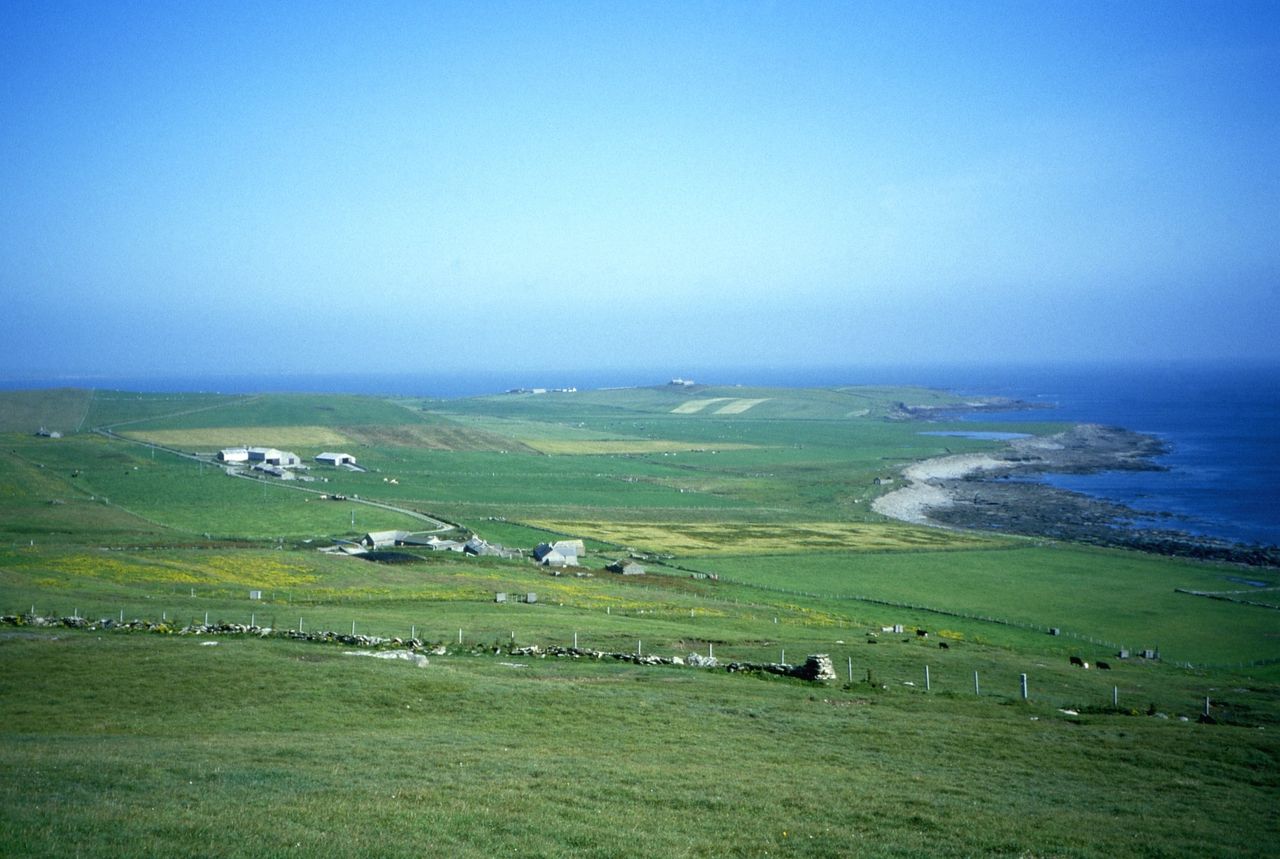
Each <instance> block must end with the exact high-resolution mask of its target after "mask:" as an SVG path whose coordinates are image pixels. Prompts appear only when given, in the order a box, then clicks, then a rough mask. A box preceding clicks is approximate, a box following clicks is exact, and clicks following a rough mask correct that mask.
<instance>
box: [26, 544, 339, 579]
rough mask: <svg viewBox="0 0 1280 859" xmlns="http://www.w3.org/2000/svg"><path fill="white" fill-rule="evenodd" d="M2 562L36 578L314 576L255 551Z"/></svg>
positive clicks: (98, 554) (77, 555)
mask: <svg viewBox="0 0 1280 859" xmlns="http://www.w3.org/2000/svg"><path fill="white" fill-rule="evenodd" d="M8 563H9V564H12V565H14V566H16V567H18V568H19V569H21V568H26V569H33V570H39V571H40V572H41V573H44V574H45V578H44V579H43V580H42V581H45V582H53V581H58V580H59V579H61V580H63V581H66V582H68V583H70V581H71V580H75V579H102V580H109V581H115V582H121V583H142V582H147V583H154V584H184V585H216V584H225V585H245V586H251V587H254V586H256V587H262V588H282V587H291V586H298V585H305V584H309V583H311V582H314V581H316V580H317V578H318V577H317V576H316V574H315V572H314V570H312V569H311V568H309V567H307V566H304V565H302V564H299V563H296V562H290V561H286V560H284V559H283V558H277V557H275V556H273V555H272V554H268V553H260V552H236V553H234V554H213V553H198V554H197V553H192V554H190V555H187V556H184V557H182V558H174V557H171V556H169V557H165V556H153V555H148V554H141V553H125V552H112V551H105V550H102V551H85V552H71V553H54V554H44V553H33V554H25V555H20V556H17V557H14V558H11V559H9V561H8ZM50 574H52V575H50Z"/></svg>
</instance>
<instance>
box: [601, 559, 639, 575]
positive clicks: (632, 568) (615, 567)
mask: <svg viewBox="0 0 1280 859" xmlns="http://www.w3.org/2000/svg"><path fill="white" fill-rule="evenodd" d="M606 569H607V570H608V571H609V572H611V573H618V574H619V575H623V576H643V575H644V567H642V566H640V565H639V564H637V563H636V562H635V561H614V562H613V563H612V564H610V565H609V566H608V567H606Z"/></svg>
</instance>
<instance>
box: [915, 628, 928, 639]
mask: <svg viewBox="0 0 1280 859" xmlns="http://www.w3.org/2000/svg"><path fill="white" fill-rule="evenodd" d="M928 637H929V630H927V629H917V630H916V638H928Z"/></svg>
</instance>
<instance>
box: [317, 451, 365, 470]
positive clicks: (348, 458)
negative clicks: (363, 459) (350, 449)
mask: <svg viewBox="0 0 1280 859" xmlns="http://www.w3.org/2000/svg"><path fill="white" fill-rule="evenodd" d="M316 462H319V463H323V464H324V465H332V466H334V467H337V466H340V465H355V464H356V458H355V457H354V456H352V455H351V454H349V453H328V452H326V453H322V454H320V455H319V456H317V457H316Z"/></svg>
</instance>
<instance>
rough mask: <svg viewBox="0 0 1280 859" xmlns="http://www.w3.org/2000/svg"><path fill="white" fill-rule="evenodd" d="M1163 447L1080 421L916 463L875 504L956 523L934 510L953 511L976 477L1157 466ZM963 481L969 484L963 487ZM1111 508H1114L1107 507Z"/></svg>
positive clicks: (917, 519)
mask: <svg viewBox="0 0 1280 859" xmlns="http://www.w3.org/2000/svg"><path fill="white" fill-rule="evenodd" d="M1161 450H1162V448H1161V444H1160V442H1159V441H1157V440H1156V439H1154V438H1152V437H1150V436H1145V435H1142V434H1140V433H1133V432H1129V431H1128V430H1123V429H1119V428H1116V427H1103V426H1098V425H1096V424H1079V425H1077V426H1074V427H1072V428H1071V429H1069V430H1067V431H1065V432H1061V433H1058V434H1057V435H1052V436H1047V437H1032V438H1020V439H1016V440H1014V441H1011V442H1009V443H1008V444H1006V445H1005V446H1004V447H1003V448H1001V449H999V450H996V451H992V452H990V453H959V454H951V455H948V456H939V457H934V458H933V459H926V460H924V461H922V462H916V463H912V464H911V465H908V466H907V467H906V468H904V469H903V470H902V477H903V479H904V480H906V481H907V485H906V486H905V487H903V488H902V489H898V490H895V491H893V492H890V493H888V494H886V495H882V496H881V497H879V498H877V499H876V500H875V501H873V502H872V504H871V509H872V510H874V511H876V512H877V513H880V514H882V515H884V516H889V517H890V518H893V519H899V520H901V521H903V522H910V523H912V524H916V525H942V524H947V525H955V524H957V522H955V521H954V520H949V521H946V522H941V521H935V520H934V519H931V518H930V515H929V514H930V511H943V510H950V509H951V508H954V507H956V506H957V504H958V498H959V497H960V496H961V494H962V493H964V494H965V495H967V496H971V495H972V488H973V485H974V483H975V482H985V481H984V478H988V477H993V476H1000V475H1006V474H1012V473H1023V474H1032V473H1044V472H1050V471H1056V472H1077V473H1082V472H1091V471H1103V470H1109V469H1130V468H1154V467H1158V466H1155V465H1153V463H1152V461H1151V457H1152V456H1154V455H1156V454H1158V453H1159V452H1160V451H1161ZM961 481H964V482H965V486H966V489H963V490H962V489H961V486H960V483H961ZM1023 495H1024V496H1025V497H1024V498H1023V500H1024V501H1025V503H1026V504H1027V505H1033V504H1036V503H1043V501H1044V497H1045V496H1044V493H1042V492H1038V491H1031V490H1029V491H1027V492H1025V493H1023ZM1108 509H1109V510H1114V509H1118V508H1112V507H1110V506H1108Z"/></svg>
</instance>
